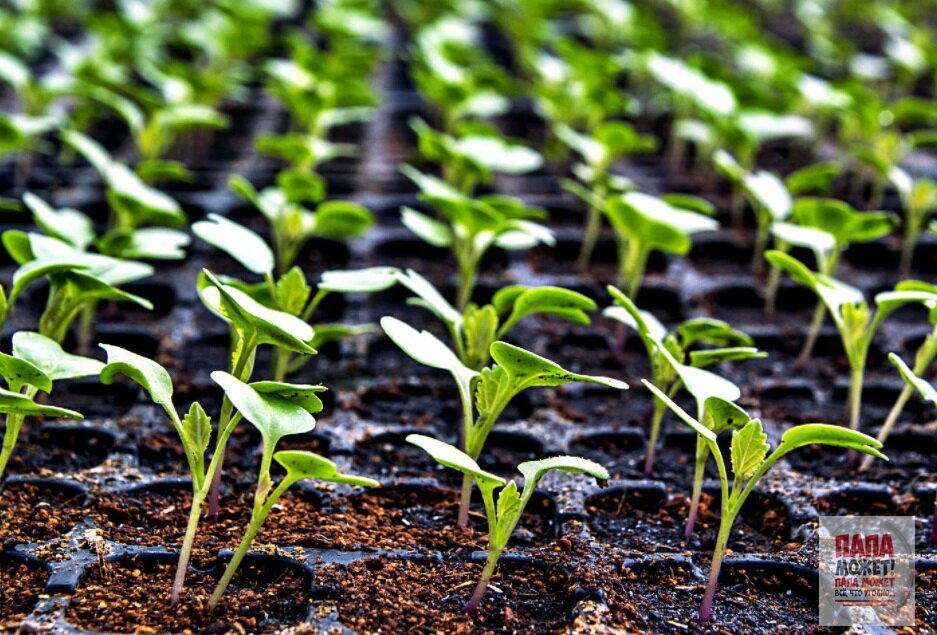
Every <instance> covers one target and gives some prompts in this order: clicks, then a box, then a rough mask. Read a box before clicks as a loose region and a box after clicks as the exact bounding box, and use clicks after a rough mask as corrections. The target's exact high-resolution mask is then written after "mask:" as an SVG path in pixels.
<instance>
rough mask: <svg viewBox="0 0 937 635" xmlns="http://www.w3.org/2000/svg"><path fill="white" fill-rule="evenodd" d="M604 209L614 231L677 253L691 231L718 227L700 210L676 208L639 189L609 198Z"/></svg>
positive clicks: (684, 246)
mask: <svg viewBox="0 0 937 635" xmlns="http://www.w3.org/2000/svg"><path fill="white" fill-rule="evenodd" d="M606 212H607V214H608V217H609V221H610V222H611V224H612V226H613V227H614V228H615V231H616V232H618V233H619V234H624V235H625V236H629V237H630V238H631V239H632V240H634V241H636V242H637V243H638V244H640V245H641V246H642V248H644V249H646V250H651V249H660V250H662V251H667V252H669V253H673V254H678V255H683V254H686V253H687V252H688V251H689V250H690V245H691V242H690V235H691V234H694V233H697V232H701V231H711V230H715V229H718V227H719V224H718V223H717V222H716V221H715V220H713V219H712V218H710V217H708V216H706V215H704V214H698V213H696V212H688V211H683V210H678V209H676V208H674V207H673V206H671V205H670V204H668V203H667V202H666V201H664V200H663V199H660V198H658V197H656V196H651V195H649V194H644V193H642V192H628V193H626V194H623V195H621V196H618V197H613V198H611V199H609V200H608V202H607V204H606Z"/></svg>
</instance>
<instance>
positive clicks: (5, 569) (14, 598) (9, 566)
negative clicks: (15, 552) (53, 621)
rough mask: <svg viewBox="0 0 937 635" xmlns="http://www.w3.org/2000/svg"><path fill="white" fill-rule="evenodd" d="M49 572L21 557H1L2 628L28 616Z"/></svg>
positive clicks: (0, 625)
mask: <svg viewBox="0 0 937 635" xmlns="http://www.w3.org/2000/svg"><path fill="white" fill-rule="evenodd" d="M48 577H49V574H48V573H46V571H44V570H43V568H42V567H41V566H38V565H37V564H35V563H31V562H26V561H24V560H21V559H19V558H0V629H2V628H4V627H5V626H7V625H9V626H10V627H13V626H15V625H16V623H17V622H19V621H20V620H22V619H23V618H24V617H26V616H27V615H28V614H29V613H30V612H31V611H32V610H33V606H35V604H36V600H37V599H38V597H39V595H40V594H41V593H42V592H43V590H44V589H45V585H46V580H47V579H48Z"/></svg>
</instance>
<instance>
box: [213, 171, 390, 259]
mask: <svg viewBox="0 0 937 635" xmlns="http://www.w3.org/2000/svg"><path fill="white" fill-rule="evenodd" d="M229 185H230V187H231V189H232V190H234V191H235V192H237V193H238V194H240V195H241V196H243V197H244V198H246V199H247V200H249V201H250V202H251V203H252V204H253V205H254V206H255V207H256V208H257V209H258V210H260V212H261V213H262V214H263V215H264V216H265V217H266V218H267V220H268V221H269V222H270V231H271V234H272V242H273V254H274V256H275V258H276V271H277V273H279V274H280V275H283V274H284V273H286V271H287V270H288V269H289V268H290V267H292V266H293V264H294V263H295V262H296V258H297V257H298V256H299V252H300V250H302V248H303V246H304V245H305V244H306V243H307V242H308V241H309V240H310V239H311V238H313V237H315V236H322V237H325V238H332V239H336V240H343V239H347V238H353V237H356V236H360V235H361V234H363V233H364V232H365V231H366V230H367V229H368V228H369V227H370V226H371V225H372V224H373V223H374V216H373V215H372V214H371V212H369V211H368V210H367V209H365V208H364V207H362V206H361V205H358V204H357V203H352V202H350V201H326V202H324V203H320V204H319V205H318V206H317V207H316V210H315V211H314V212H313V211H310V210H308V209H306V208H305V207H303V206H302V205H301V204H299V203H298V202H296V200H295V199H294V198H292V197H291V196H289V195H288V192H287V191H286V190H285V188H283V187H279V188H275V187H268V188H265V189H263V190H262V191H261V192H257V190H255V189H254V186H253V185H251V184H250V182H248V181H247V179H244V178H242V177H239V176H234V177H231V180H230V182H229ZM225 227H227V226H225ZM228 229H230V228H228ZM265 251H269V250H265ZM248 268H250V267H248Z"/></svg>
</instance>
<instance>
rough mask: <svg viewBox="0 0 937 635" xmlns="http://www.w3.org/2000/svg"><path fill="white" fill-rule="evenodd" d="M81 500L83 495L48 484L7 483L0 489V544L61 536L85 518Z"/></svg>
mask: <svg viewBox="0 0 937 635" xmlns="http://www.w3.org/2000/svg"><path fill="white" fill-rule="evenodd" d="M84 500H85V497H84V494H79V493H75V492H74V491H71V490H67V489H63V488H61V487H59V486H55V485H51V484H46V483H26V482H19V481H7V482H6V483H5V484H4V485H3V486H2V489H0V543H2V544H3V545H5V546H6V545H15V544H20V543H24V542H44V541H46V540H51V539H52V538H58V537H60V536H63V535H64V534H66V533H68V532H69V531H71V530H72V529H73V528H74V527H75V525H77V524H78V523H79V522H80V521H81V520H82V519H83V518H84V515H85V513H86V509H85V508H84Z"/></svg>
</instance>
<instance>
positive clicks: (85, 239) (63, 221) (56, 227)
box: [23, 192, 94, 251]
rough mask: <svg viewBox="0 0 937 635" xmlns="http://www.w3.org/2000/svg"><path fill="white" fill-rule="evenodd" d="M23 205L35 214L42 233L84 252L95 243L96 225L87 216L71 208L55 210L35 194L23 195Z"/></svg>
mask: <svg viewBox="0 0 937 635" xmlns="http://www.w3.org/2000/svg"><path fill="white" fill-rule="evenodd" d="M23 203H25V204H26V207H28V208H29V209H30V211H31V212H32V213H33V220H35V221H36V225H38V226H39V228H40V229H42V231H44V232H45V233H47V234H49V235H50V236H54V237H55V238H58V239H59V240H63V241H65V242H67V243H68V244H70V245H72V246H73V247H74V248H75V249H79V250H81V251H84V250H85V249H87V248H88V246H89V245H90V244H91V243H93V242H94V223H93V222H92V221H91V219H90V218H88V216H87V215H85V214H82V213H81V212H79V211H78V210H74V209H71V208H63V209H58V210H56V209H53V208H52V206H51V205H49V204H48V203H46V202H45V201H44V200H42V199H41V198H39V197H38V196H36V195H35V194H33V193H32V192H26V193H25V194H23Z"/></svg>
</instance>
